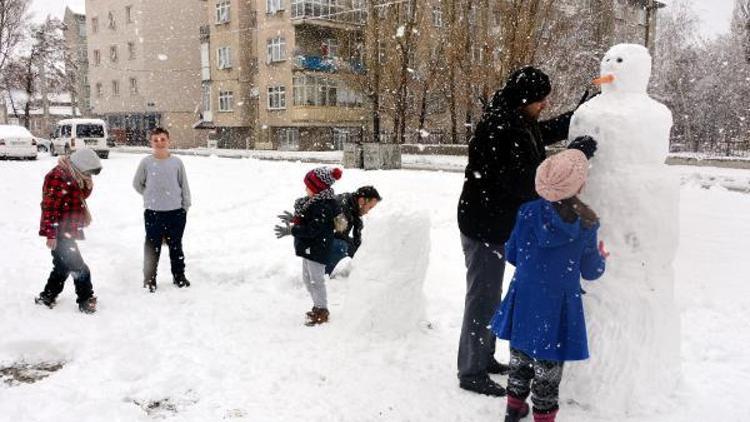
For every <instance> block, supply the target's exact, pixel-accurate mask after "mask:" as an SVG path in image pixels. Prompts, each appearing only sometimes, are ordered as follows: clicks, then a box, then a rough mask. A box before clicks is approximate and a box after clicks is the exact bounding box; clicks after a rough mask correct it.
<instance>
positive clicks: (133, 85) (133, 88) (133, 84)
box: [130, 78, 138, 95]
mask: <svg viewBox="0 0 750 422" xmlns="http://www.w3.org/2000/svg"><path fill="white" fill-rule="evenodd" d="M137 94H138V80H137V79H135V78H130V95H137Z"/></svg>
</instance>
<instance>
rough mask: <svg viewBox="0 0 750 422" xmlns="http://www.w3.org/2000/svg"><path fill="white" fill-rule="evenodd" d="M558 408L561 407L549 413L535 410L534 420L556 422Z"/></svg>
mask: <svg viewBox="0 0 750 422" xmlns="http://www.w3.org/2000/svg"><path fill="white" fill-rule="evenodd" d="M558 410H559V409H555V410H553V411H551V412H547V413H538V412H537V411H534V422H555V417H556V416H557V411H558Z"/></svg>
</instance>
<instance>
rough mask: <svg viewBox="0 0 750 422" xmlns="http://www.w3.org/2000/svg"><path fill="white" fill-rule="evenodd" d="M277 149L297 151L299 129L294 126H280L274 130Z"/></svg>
mask: <svg viewBox="0 0 750 422" xmlns="http://www.w3.org/2000/svg"><path fill="white" fill-rule="evenodd" d="M276 140H277V142H278V144H279V149H280V150H284V151H297V150H298V149H299V129H298V128H296V127H287V128H280V129H278V130H277V131H276Z"/></svg>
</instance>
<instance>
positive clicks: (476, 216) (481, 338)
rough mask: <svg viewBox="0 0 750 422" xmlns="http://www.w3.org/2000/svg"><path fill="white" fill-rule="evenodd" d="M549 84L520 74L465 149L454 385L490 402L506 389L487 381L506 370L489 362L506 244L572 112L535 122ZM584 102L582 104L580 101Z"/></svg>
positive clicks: (532, 72)
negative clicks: (462, 290) (462, 274)
mask: <svg viewBox="0 0 750 422" xmlns="http://www.w3.org/2000/svg"><path fill="white" fill-rule="evenodd" d="M550 91H551V85H550V81H549V77H548V76H547V75H546V74H544V72H542V71H541V70H539V69H536V68H534V67H531V66H529V67H524V68H522V69H519V70H517V71H515V72H513V74H511V75H510V77H509V78H508V80H507V82H506V84H505V87H504V88H503V89H502V90H500V91H498V92H496V93H495V95H494V96H493V98H492V102H491V103H490V104H489V105H488V106H487V108H486V109H485V112H484V115H483V116H482V119H481V121H480V122H479V124H478V125H477V128H476V131H475V133H474V136H473V137H472V139H471V140H470V141H469V163H468V165H467V166H466V172H465V175H464V186H463V191H462V192H461V198H460V200H459V203H458V226H459V229H460V231H461V244H462V247H463V251H464V257H465V264H466V268H467V272H466V301H465V308H464V318H463V325H462V328H461V339H460V343H459V349H458V378H459V385H460V387H461V388H463V389H465V390H470V391H474V392H478V393H482V394H487V395H492V396H503V395H505V389H504V388H503V387H501V386H500V385H498V384H497V383H495V382H494V381H492V380H491V379H490V378H489V376H488V373H504V372H507V370H508V367H507V366H505V365H501V364H500V363H498V362H497V361H496V360H495V358H494V353H495V337H494V335H493V334H492V333H491V332H490V330H489V329H488V325H489V323H490V319H491V318H492V315H493V313H494V311H495V309H496V308H497V306H498V304H499V302H500V298H501V296H502V286H503V273H504V271H505V256H504V254H505V251H504V244H505V242H506V241H507V240H508V237H509V236H510V233H511V231H512V230H513V226H514V224H515V218H516V213H517V212H518V209H519V207H520V206H521V204H523V203H524V202H528V201H531V200H534V199H536V198H537V197H538V196H537V194H536V191H535V188H534V177H535V174H536V168H537V167H538V166H539V164H541V163H542V161H544V159H545V158H546V152H545V147H546V146H547V145H551V144H554V143H556V142H559V141H562V140H564V139H566V137H567V134H568V127H569V126H570V118H571V116H572V115H573V112H569V113H565V114H563V115H560V116H558V117H556V118H554V119H551V120H547V121H542V122H540V121H538V119H539V115H540V114H541V112H542V111H543V110H544V109H545V107H547V105H548V102H547V96H548V95H549V93H550ZM584 99H585V97H584ZM570 147H572V148H578V149H581V150H583V151H584V153H586V154H587V156H591V155H593V151H594V150H595V149H596V142H595V141H594V140H593V139H591V138H579V139H576V140H575V141H574V142H572V143H571V145H570Z"/></svg>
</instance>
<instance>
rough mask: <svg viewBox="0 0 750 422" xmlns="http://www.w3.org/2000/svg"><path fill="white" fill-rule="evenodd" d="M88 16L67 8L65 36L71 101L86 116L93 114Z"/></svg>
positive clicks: (66, 65) (64, 18)
mask: <svg viewBox="0 0 750 422" xmlns="http://www.w3.org/2000/svg"><path fill="white" fill-rule="evenodd" d="M86 31H87V27H86V15H85V14H83V13H76V12H74V11H73V10H71V9H70V8H69V7H66V8H65V16H64V17H63V36H64V37H65V47H66V50H67V51H66V57H65V71H66V73H67V74H68V77H69V78H71V80H72V82H73V83H72V85H73V87H72V91H73V92H72V93H71V99H72V102H73V104H74V105H75V106H76V107H78V109H79V110H80V111H81V113H82V114H83V115H84V116H88V115H90V114H91V85H89V75H88V71H89V61H88V47H87V41H86V39H87V37H86Z"/></svg>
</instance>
